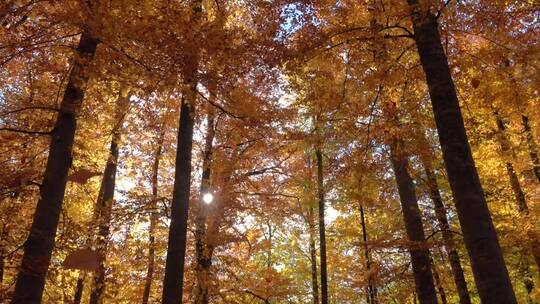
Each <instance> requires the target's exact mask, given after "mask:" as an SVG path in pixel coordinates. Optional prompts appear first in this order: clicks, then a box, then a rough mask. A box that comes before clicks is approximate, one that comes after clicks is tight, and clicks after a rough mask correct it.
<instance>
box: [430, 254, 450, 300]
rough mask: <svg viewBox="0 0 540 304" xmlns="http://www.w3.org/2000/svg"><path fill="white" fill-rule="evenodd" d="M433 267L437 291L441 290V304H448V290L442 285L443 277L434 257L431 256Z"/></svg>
mask: <svg viewBox="0 0 540 304" xmlns="http://www.w3.org/2000/svg"><path fill="white" fill-rule="evenodd" d="M431 269H433V279H435V285H437V291H438V292H439V297H441V304H447V303H448V301H447V300H446V291H445V290H444V286H443V285H442V282H441V277H440V276H439V272H438V271H437V267H436V266H435V262H434V261H433V258H431Z"/></svg>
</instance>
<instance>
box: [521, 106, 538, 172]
mask: <svg viewBox="0 0 540 304" xmlns="http://www.w3.org/2000/svg"><path fill="white" fill-rule="evenodd" d="M521 124H522V125H523V132H525V137H526V139H527V147H528V149H529V156H530V157H531V162H532V165H533V172H534V175H535V176H536V179H537V180H538V182H539V183H540V160H539V159H538V149H537V147H538V146H537V145H536V141H535V140H534V135H533V132H532V130H531V125H530V124H529V117H528V116H527V115H522V116H521Z"/></svg>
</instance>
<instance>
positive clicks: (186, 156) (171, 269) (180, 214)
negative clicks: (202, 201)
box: [163, 85, 196, 304]
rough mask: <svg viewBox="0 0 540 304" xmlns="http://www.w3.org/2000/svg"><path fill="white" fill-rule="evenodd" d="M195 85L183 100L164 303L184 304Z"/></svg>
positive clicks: (164, 283)
mask: <svg viewBox="0 0 540 304" xmlns="http://www.w3.org/2000/svg"><path fill="white" fill-rule="evenodd" d="M194 90H196V88H195V85H193V86H192V88H191V91H192V92H190V93H189V94H190V95H191V96H184V97H183V98H182V106H181V113H180V124H179V127H178V144H177V150H176V172H175V175H174V186H173V201H172V206H171V224H170V227H169V241H168V246H167V261H166V265H165V278H164V281H163V304H178V303H180V302H181V301H182V295H183V290H182V289H183V285H184V282H183V281H184V259H185V254H186V238H187V221H188V207H189V194H190V185H191V149H192V146H193V113H192V105H190V102H189V100H193V101H194V99H195V91H194Z"/></svg>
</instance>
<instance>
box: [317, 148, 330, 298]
mask: <svg viewBox="0 0 540 304" xmlns="http://www.w3.org/2000/svg"><path fill="white" fill-rule="evenodd" d="M315 156H316V157H317V193H318V196H319V238H320V243H321V245H320V255H321V303H322V304H328V270H327V264H326V231H325V230H326V228H325V224H324V209H325V203H324V175H323V158H322V153H321V150H320V148H317V149H316V150H315Z"/></svg>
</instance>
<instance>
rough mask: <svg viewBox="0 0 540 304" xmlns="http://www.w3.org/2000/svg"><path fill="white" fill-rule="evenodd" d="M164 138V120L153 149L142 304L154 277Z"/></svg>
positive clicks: (146, 303) (146, 301)
mask: <svg viewBox="0 0 540 304" xmlns="http://www.w3.org/2000/svg"><path fill="white" fill-rule="evenodd" d="M164 139H165V120H164V121H163V124H162V125H161V131H160V133H159V137H158V140H157V144H156V150H155V151H154V163H153V164H152V199H151V201H150V204H149V206H148V207H149V209H150V226H149V228H148V265H147V268H146V278H145V280H144V291H143V298H142V304H148V299H149V298H150V291H151V290H152V281H153V278H154V268H155V260H156V256H155V255H156V254H155V252H156V248H155V247H156V236H155V234H156V228H157V227H156V226H157V222H158V211H157V206H158V205H157V201H158V177H159V163H160V160H161V154H162V152H163V141H164Z"/></svg>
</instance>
